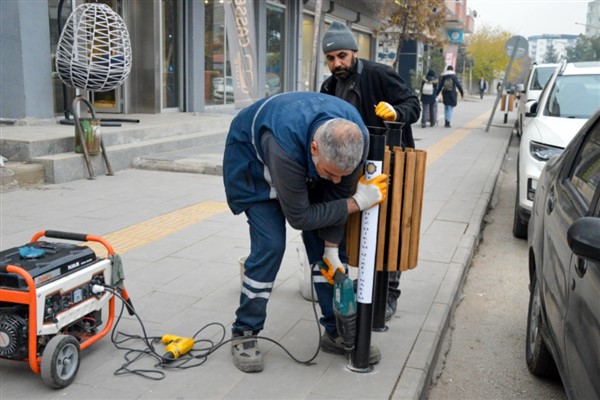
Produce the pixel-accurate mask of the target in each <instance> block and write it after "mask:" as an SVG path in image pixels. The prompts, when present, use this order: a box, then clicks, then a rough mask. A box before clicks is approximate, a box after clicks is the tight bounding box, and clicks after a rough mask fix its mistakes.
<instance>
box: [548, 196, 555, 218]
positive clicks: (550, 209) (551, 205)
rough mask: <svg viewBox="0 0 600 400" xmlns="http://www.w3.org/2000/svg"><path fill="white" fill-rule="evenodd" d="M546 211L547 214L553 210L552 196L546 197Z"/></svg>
mask: <svg viewBox="0 0 600 400" xmlns="http://www.w3.org/2000/svg"><path fill="white" fill-rule="evenodd" d="M546 211H547V212H548V214H552V211H554V198H553V197H549V198H548V203H547V204H546Z"/></svg>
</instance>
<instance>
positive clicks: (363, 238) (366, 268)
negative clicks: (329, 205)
mask: <svg viewBox="0 0 600 400" xmlns="http://www.w3.org/2000/svg"><path fill="white" fill-rule="evenodd" d="M382 168H383V161H373V160H367V163H366V165H365V179H366V180H370V179H372V178H374V177H376V176H378V175H380V174H381V170H382ZM378 220H379V205H376V206H373V207H371V208H369V209H368V210H365V211H363V213H362V217H361V225H360V227H361V229H360V249H359V254H358V285H357V288H356V301H357V302H359V303H362V304H371V303H372V302H373V278H374V275H375V255H376V254H375V253H376V250H377V223H378Z"/></svg>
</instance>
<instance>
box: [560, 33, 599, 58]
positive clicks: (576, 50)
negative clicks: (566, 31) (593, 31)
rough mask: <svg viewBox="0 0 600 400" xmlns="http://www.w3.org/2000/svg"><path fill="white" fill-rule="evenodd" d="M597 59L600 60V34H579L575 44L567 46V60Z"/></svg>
mask: <svg viewBox="0 0 600 400" xmlns="http://www.w3.org/2000/svg"><path fill="white" fill-rule="evenodd" d="M598 60H600V36H595V37H588V36H584V35H579V36H578V37H577V41H576V42H575V46H573V47H567V61H568V62H576V61H598Z"/></svg>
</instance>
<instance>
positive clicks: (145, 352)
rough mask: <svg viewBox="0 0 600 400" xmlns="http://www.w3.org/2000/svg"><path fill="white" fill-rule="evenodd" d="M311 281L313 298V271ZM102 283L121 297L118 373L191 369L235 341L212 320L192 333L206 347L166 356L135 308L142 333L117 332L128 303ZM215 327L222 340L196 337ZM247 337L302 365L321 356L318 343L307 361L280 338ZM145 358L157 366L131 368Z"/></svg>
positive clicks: (158, 374)
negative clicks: (139, 345) (121, 355)
mask: <svg viewBox="0 0 600 400" xmlns="http://www.w3.org/2000/svg"><path fill="white" fill-rule="evenodd" d="M310 283H311V285H310V286H311V298H313V299H314V297H315V295H314V286H313V283H314V282H313V278H312V271H311V282H310ZM101 286H102V287H103V288H104V289H105V290H107V291H108V292H110V293H112V294H113V295H115V296H116V297H118V298H119V299H120V300H121V310H120V312H119V314H118V316H117V318H116V321H115V325H114V327H113V330H112V333H111V341H112V343H113V344H114V345H115V347H116V348H117V349H119V350H125V351H126V353H125V355H124V358H125V363H124V364H123V365H121V367H120V368H118V369H117V370H116V371H115V372H114V374H115V375H126V374H134V375H138V376H141V377H143V378H147V379H151V380H162V379H164V378H165V376H166V374H165V373H164V372H163V371H161V369H162V370H171V369H188V368H193V367H198V366H200V365H202V364H204V363H205V362H206V361H207V360H208V356H210V355H211V354H212V353H214V352H215V351H217V350H218V349H220V348H221V347H222V346H224V345H225V344H227V343H230V342H231V341H232V340H235V339H234V338H232V339H228V340H225V336H226V328H225V326H224V325H223V324H221V323H219V322H211V323H209V324H206V325H204V326H203V327H202V328H200V329H199V330H198V331H197V332H196V333H195V334H194V335H193V336H192V338H193V339H194V346H195V345H196V344H200V345H201V346H206V347H200V348H197V349H192V350H190V351H189V352H188V353H186V354H184V355H183V356H181V357H180V358H178V359H176V360H172V359H166V358H165V357H163V355H162V354H160V353H158V352H157V351H156V349H155V347H154V345H155V344H156V343H158V342H160V341H161V337H160V336H148V334H147V332H146V327H145V326H144V323H143V322H142V320H141V319H140V317H139V315H138V313H137V312H136V311H135V310H134V309H132V311H133V315H134V316H135V318H136V319H137V321H138V323H139V325H140V327H141V329H142V335H131V334H127V333H123V332H121V331H117V326H118V325H119V322H120V321H121V318H122V316H123V312H124V310H125V305H126V304H127V303H126V300H125V299H124V298H123V296H122V295H121V293H120V291H119V289H118V288H116V287H113V286H110V285H101ZM311 302H312V308H313V314H314V316H315V320H316V321H317V331H318V333H319V341H320V340H321V334H322V332H321V325H320V324H319V316H318V313H317V309H316V302H315V301H314V300H312V301H311ZM213 326H216V327H219V328H220V330H221V336H220V339H219V340H217V341H216V342H214V341H212V340H209V339H198V340H196V337H197V336H198V335H200V333H202V332H203V331H205V330H206V329H208V328H209V327H213ZM247 338H255V339H261V340H266V341H268V342H271V343H273V344H275V345H276V346H278V347H280V348H281V349H282V350H283V351H284V352H285V353H286V354H287V355H288V356H289V357H290V358H291V359H292V360H294V361H295V362H296V363H298V364H303V365H315V363H314V362H313V360H314V359H315V358H317V356H318V355H319V351H320V346H317V350H316V352H315V354H314V355H313V356H312V357H311V358H309V359H308V360H306V361H303V360H300V359H298V358H297V357H295V356H294V355H293V354H292V353H290V351H288V350H287V349H286V348H285V347H284V346H283V345H282V344H281V343H279V342H278V341H276V340H274V339H271V338H268V337H265V336H260V335H253V336H248V337H247ZM133 341H141V342H142V343H143V344H144V346H143V347H142V348H133V347H128V346H125V344H126V343H129V342H133ZM143 357H150V358H153V359H155V360H156V361H157V362H156V364H155V365H154V369H132V368H130V367H131V365H132V364H133V363H135V362H137V361H139V360H140V359H141V358H143ZM194 360H196V361H197V362H195V363H192V362H193V361H194ZM190 363H192V364H190Z"/></svg>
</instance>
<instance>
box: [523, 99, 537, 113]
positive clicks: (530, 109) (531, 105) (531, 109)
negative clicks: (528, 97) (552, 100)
mask: <svg viewBox="0 0 600 400" xmlns="http://www.w3.org/2000/svg"><path fill="white" fill-rule="evenodd" d="M537 108H538V102H537V101H535V100H532V101H528V102H527V103H526V104H525V116H526V117H534V116H535V114H537Z"/></svg>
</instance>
